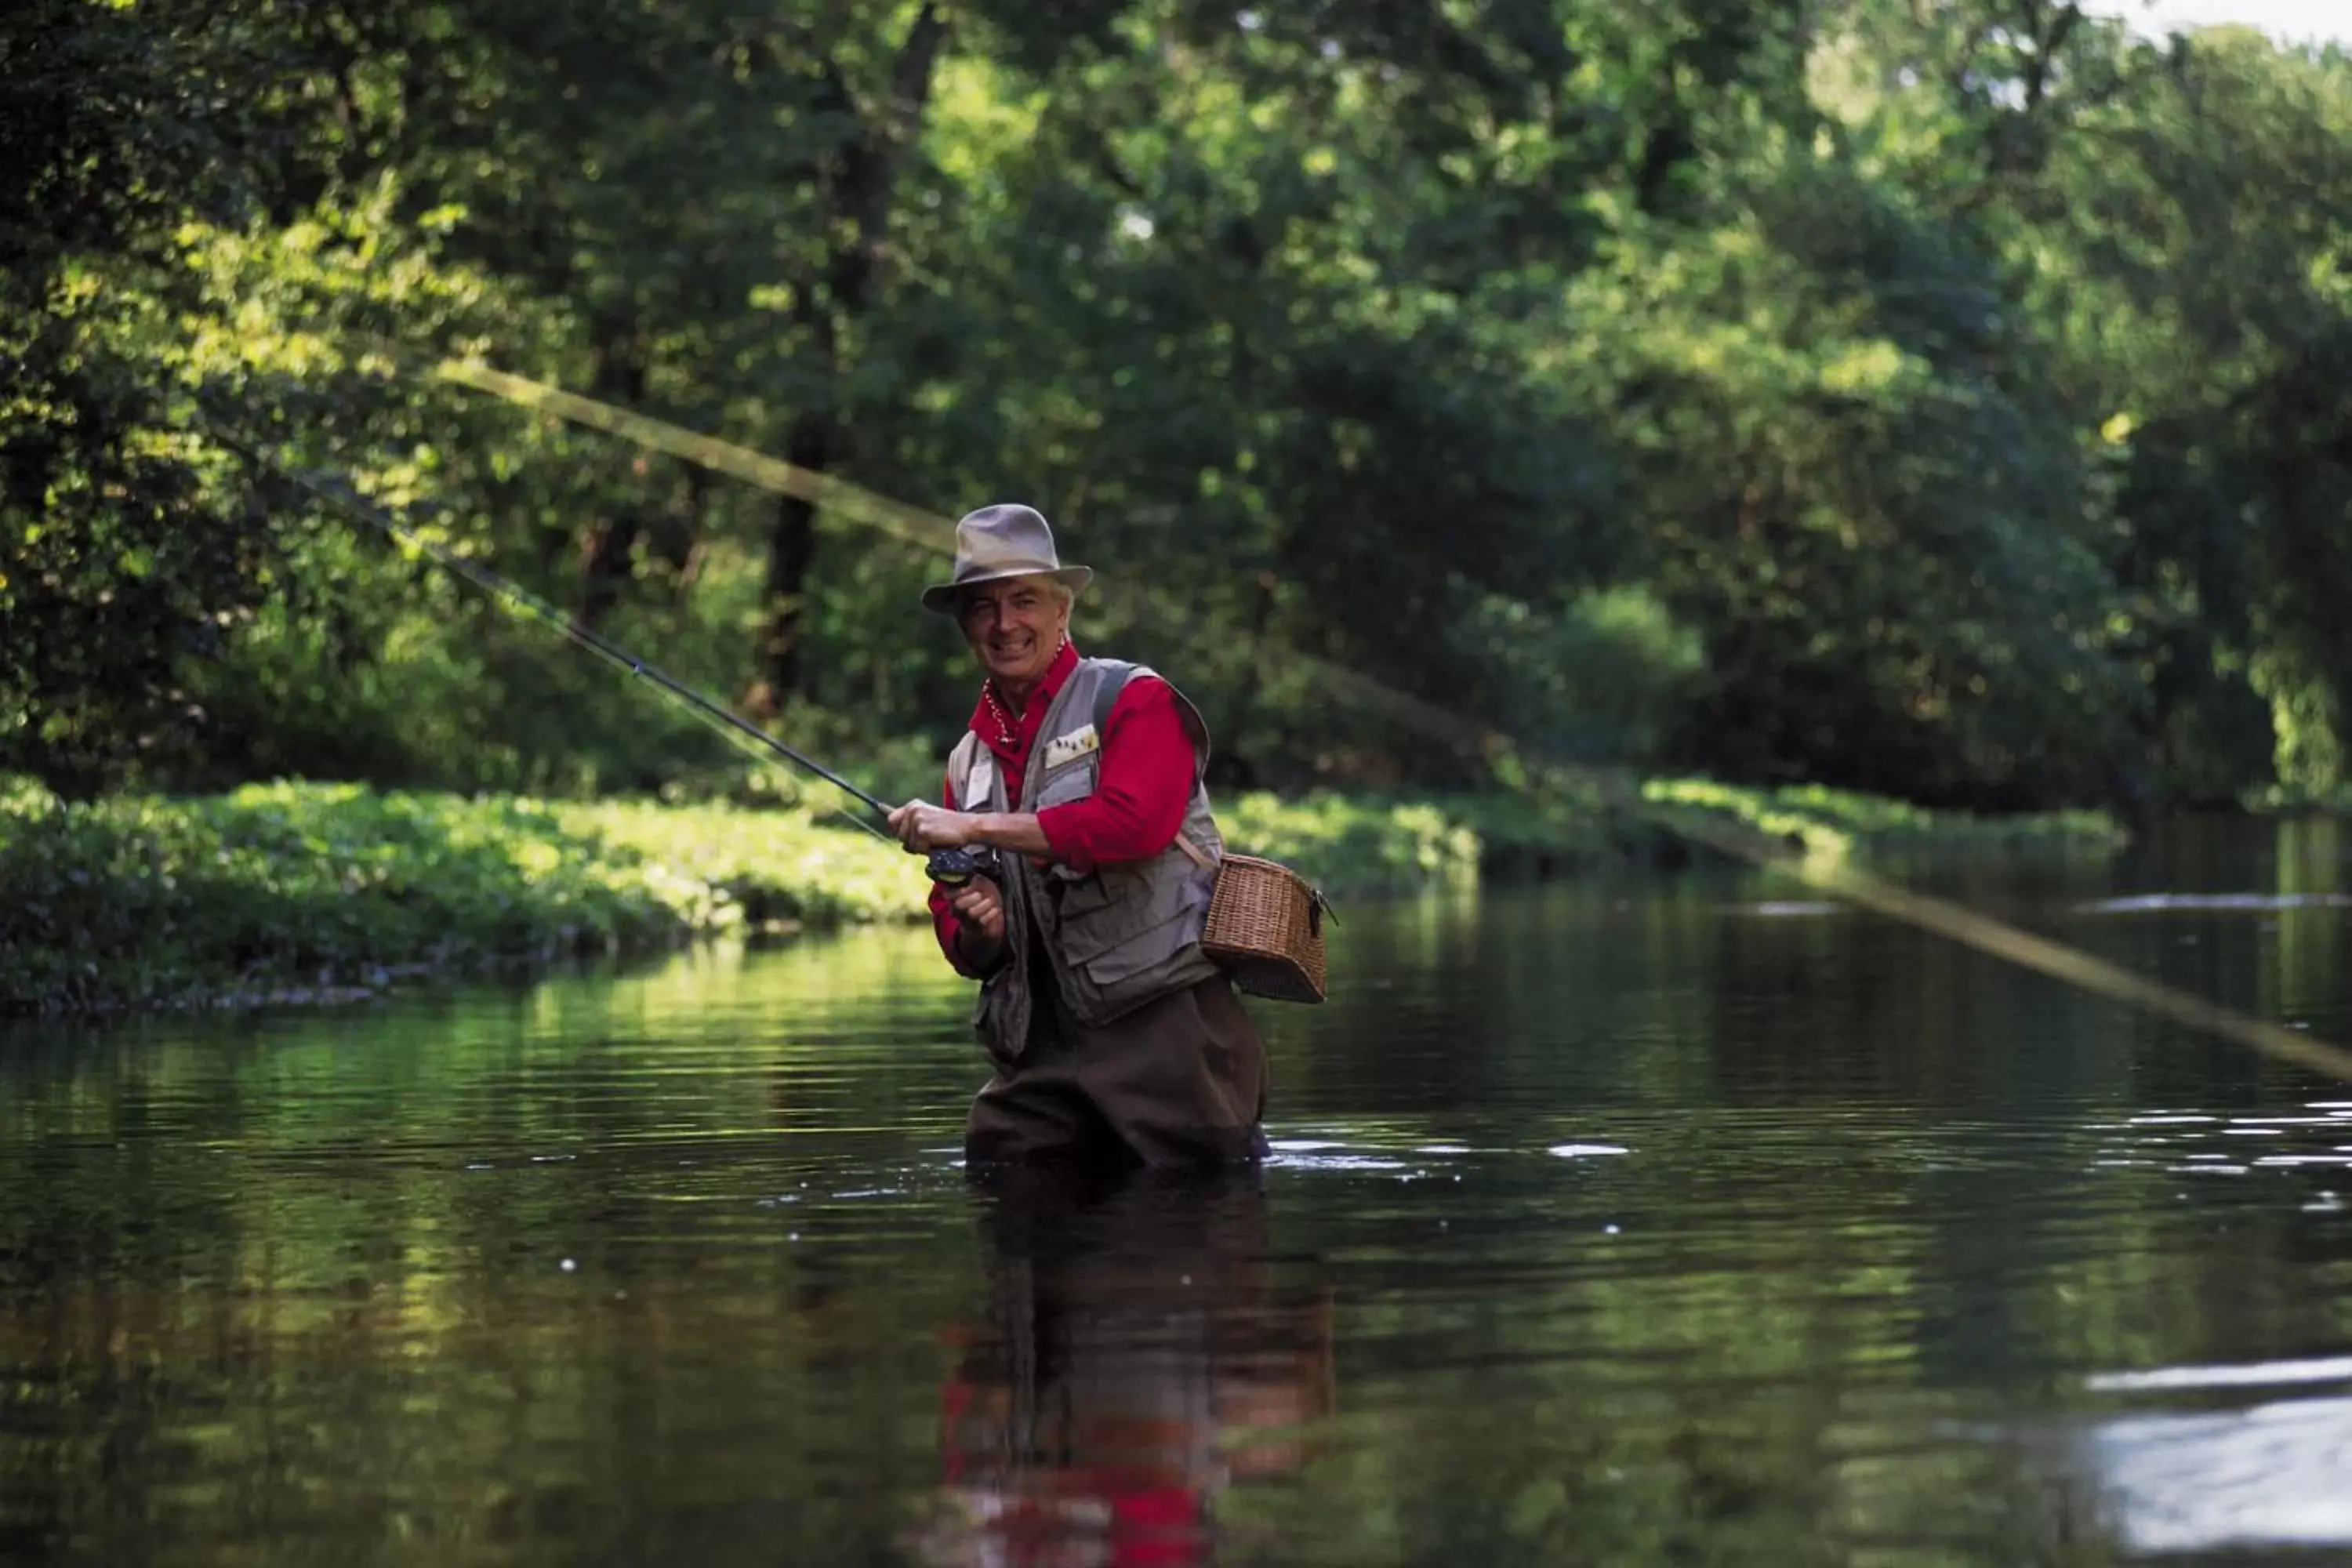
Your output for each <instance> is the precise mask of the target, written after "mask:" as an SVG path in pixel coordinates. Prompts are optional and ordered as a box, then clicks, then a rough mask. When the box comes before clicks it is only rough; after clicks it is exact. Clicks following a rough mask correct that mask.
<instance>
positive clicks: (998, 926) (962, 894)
mask: <svg viewBox="0 0 2352 1568" xmlns="http://www.w3.org/2000/svg"><path fill="white" fill-rule="evenodd" d="M948 904H949V907H950V908H951V909H953V910H955V912H956V919H957V920H959V921H961V922H963V926H964V929H965V930H967V931H976V932H978V933H979V935H980V936H981V937H982V938H983V939H985V940H986V942H988V944H989V945H990V946H992V947H993V946H994V945H995V944H997V943H998V942H1003V940H1004V895H1003V893H1002V892H1000V891H999V890H998V889H997V886H996V884H995V883H994V882H992V881H990V880H989V879H987V878H985V877H974V878H973V879H971V881H969V882H966V883H965V884H964V885H963V886H962V887H961V888H958V889H956V891H955V897H953V898H951V899H950V900H948Z"/></svg>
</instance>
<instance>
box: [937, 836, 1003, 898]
mask: <svg viewBox="0 0 2352 1568" xmlns="http://www.w3.org/2000/svg"><path fill="white" fill-rule="evenodd" d="M923 869H924V870H926V871H928V872H929V873H930V876H931V880H932V881H934V882H937V883H938V884H939V885H940V886H941V887H943V888H961V887H962V886H964V885H965V884H966V883H968V882H970V881H971V879H973V878H974V877H987V878H990V879H992V880H994V881H996V882H998V883H999V884H1002V883H1003V880H1004V878H1003V871H1002V870H1001V869H1000V868H999V867H998V865H997V861H996V851H995V850H994V849H992V848H991V847H988V846H987V845H985V844H962V845H958V846H957V847H955V848H953V849H934V850H932V851H931V853H930V858H929V859H927V860H925V861H924V862H923Z"/></svg>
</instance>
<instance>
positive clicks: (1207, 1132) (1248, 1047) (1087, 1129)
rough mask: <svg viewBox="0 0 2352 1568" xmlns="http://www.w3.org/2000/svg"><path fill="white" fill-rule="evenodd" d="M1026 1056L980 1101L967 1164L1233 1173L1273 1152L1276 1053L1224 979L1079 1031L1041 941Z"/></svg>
mask: <svg viewBox="0 0 2352 1568" xmlns="http://www.w3.org/2000/svg"><path fill="white" fill-rule="evenodd" d="M1030 950H1031V952H1032V953H1033V954H1034V962H1033V963H1032V965H1031V968H1030V974H1029V984H1030V986H1031V994H1032V995H1033V996H1034V998H1035V999H1036V1005H1035V1007H1034V1009H1033V1010H1032V1012H1031V1015H1030V1018H1031V1022H1030V1026H1029V1041H1028V1046H1027V1048H1026V1049H1024V1051H1023V1052H1022V1053H1021V1057H1020V1059H1019V1060H1017V1061H1013V1062H1005V1061H999V1062H998V1063H997V1064H996V1076H995V1077H994V1078H992V1079H989V1080H988V1084H987V1086H986V1087H985V1088H983V1089H982V1090H981V1091H980V1094H979V1096H978V1097H977V1098H976V1099H974V1100H972V1102H971V1120H970V1121H968V1122H967V1123H966V1124H965V1128H964V1142H963V1147H964V1158H965V1160H966V1161H967V1162H968V1163H972V1164H975V1165H976V1164H982V1163H993V1162H999V1161H1015V1160H1034V1159H1076V1160H1098V1161H1099V1160H1108V1161H1112V1162H1117V1163H1129V1164H1144V1165H1159V1166H1166V1165H1208V1164H1229V1163H1239V1162H1244V1161H1248V1160H1253V1159H1255V1158H1257V1157H1258V1156H1259V1155H1261V1154H1263V1153H1264V1152H1265V1137H1264V1135H1263V1134H1262V1133H1261V1132H1260V1131H1259V1130H1258V1118H1259V1116H1260V1115H1261V1114H1262V1113H1263V1112H1264V1110H1265V1089H1266V1061H1265V1042H1264V1041H1262V1040H1260V1039H1259V1038H1258V1033H1257V1026H1255V1024H1253V1023H1251V1022H1250V1018H1249V1015H1248V1014H1246V1013H1244V1012H1243V1011H1242V1005H1241V1001H1240V999H1239V998H1237V997H1236V996H1234V988H1233V984H1232V983H1231V982H1230V981H1228V980H1226V979H1225V977H1224V976H1223V975H1222V974H1220V975H1213V976H1212V977H1210V978H1209V979H1206V980H1203V981H1201V982H1199V983H1197V984H1193V985H1191V986H1188V987H1186V988H1185V989H1183V990H1181V991H1173V992H1171V993H1169V994H1167V995H1165V996H1159V997H1155V998H1153V999H1152V1000H1151V1001H1149V1002H1146V1003H1145V1004H1143V1005H1141V1006H1139V1007H1138V1008H1136V1009H1135V1010H1134V1011H1133V1012H1131V1013H1129V1014H1127V1015H1125V1016H1122V1017H1119V1018H1117V1019H1115V1020H1113V1021H1112V1022H1110V1023H1108V1024H1104V1025H1100V1026H1087V1025H1086V1024H1082V1023H1080V1022H1079V1021H1078V1020H1077V1019H1076V1017H1075V1016H1072V1015H1071V1013H1070V1009H1069V1007H1068V1005H1066V1003H1064V1002H1063V1000H1062V992H1061V987H1060V986H1058V985H1056V984H1055V983H1054V973H1053V965H1052V964H1051V963H1049V962H1047V961H1046V960H1045V943H1044V942H1043V941H1037V942H1033V943H1032V944H1031V949H1030Z"/></svg>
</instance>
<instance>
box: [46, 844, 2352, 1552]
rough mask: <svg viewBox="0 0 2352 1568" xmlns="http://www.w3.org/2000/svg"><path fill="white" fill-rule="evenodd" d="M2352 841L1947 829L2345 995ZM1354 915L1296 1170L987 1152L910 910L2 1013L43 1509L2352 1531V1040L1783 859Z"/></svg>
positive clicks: (2069, 892) (1694, 1530) (2149, 966)
mask: <svg viewBox="0 0 2352 1568" xmlns="http://www.w3.org/2000/svg"><path fill="white" fill-rule="evenodd" d="M2347 851H2352V836H2347V837H2343V838H2342V839H2340V840H2339V837H2338V830H2337V828H2336V825H2334V824H2328V823H2314V824H2299V825H2288V826H2259V825H2233V826H2205V827H2189V828H2181V829H2178V830H2174V831H2171V832H2168V834H2167V835H2166V836H2165V837H2163V838H2161V839H2160V840H2159V841H2158V842H2157V843H2155V844H2154V845H2153V846H2151V847H2148V848H2147V849H2144V850H2140V851H2136V852H2134V853H2132V854H2129V855H2126V856H2125V857H2123V858H2119V859H2116V860H2113V861H2084V862H2079V863H2071V864H2070V863H2065V862H2057V861H2051V860H2041V861H2023V860H2021V861H2014V862H2002V861H1991V862H1987V861H1979V862H1976V863H1973V864H1969V865H1966V866H1958V867H1937V866H1934V865H1926V864H1923V865H1918V866H1914V867H1910V868H1905V872H1904V874H1905V875H1906V877H1907V878H1909V879H1911V880H1913V881H1914V882H1915V884H1917V885H1923V886H1930V887H1936V888H1938V889H1943V890H1947V891H1950V892H1953V893H1955V894H1956V895H1958V896H1961V897H1964V898H1966V899H1967V900H1969V901H1970V902H1971V903H1974V904H1976V905H1977V906H1979V907H1980V908H1984V909H1987V910H1992V911H1994V912H1996V913H1998V914H2000V915H2001V916H2003V917H2005V918H2009V919H2011V920H2015V921H2021V922H2022V923H2025V924H2028V925H2031V926H2032V927H2033V928H2035V929H2037V930H2042V931H2048V932H2051V933H2053V934H2056V935H2059V936H2062V937H2063V938H2065V939H2067V940H2070V941H2074V942H2080V943H2082V944H2083V945H2085V946H2087V947H2089V948H2091V949H2092V950H2094V951H2095V952H2100V953H2102V954H2105V955H2106V956H2109V957H2112V958H2115V959H2116V960H2117V961H2119V962H2121V963H2126V964H2128V965H2130V966H2131V967H2133V968H2135V969H2137V970H2138V971H2140V972H2142V973H2153V974H2160V975H2162V976H2164V977H2166V978H2168V979H2170V980H2172V981H2174V982H2176V983H2178V984H2182V985H2184V986H2188V987H2190V988H2193V989H2195V990H2197V991H2200V992H2201V993H2203V994H2208V995H2210V996H2213V997H2216V998H2218V999H2221V1000H2224V1001H2227V1002H2230V1003H2231V1004H2233V1005H2239V1006H2242V1007H2245V1008H2247V1009H2249V1010H2251V1011H2252V1012H2254V1013H2257V1014H2259V1015H2261V1016H2266V1017H2272V1018H2276V1019H2280V1020H2282V1021H2285V1022H2288V1023H2290V1024H2292V1025H2294V1026H2307V1027H2308V1028H2310V1029H2311V1030H2312V1031H2313V1032H2314V1033H2315V1035H2320V1036H2324V1037H2329V1038H2335V1039H2343V1038H2346V1037H2352V990H2347V986H2352V975H2347V965H2346V963H2345V958H2346V947H2345V938H2346V934H2347V924H2346V918H2347V910H2345V909H2344V908H2342V907H2341V894H2342V893H2343V892H2346V891H2352V887H2347V877H2346V875H2345V856H2346V853H2347ZM2155 895H2167V896H2169V897H2164V898H2159V897H2155ZM1342 920H1343V921H1344V923H1343V924H1341V925H1340V926H1339V928H1338V930H1337V931H1335V933H1334V937H1335V945H1334V952H1333V972H1334V977H1335V987H1336V994H1335V997H1334V999H1333V1001H1332V1002H1331V1003H1330V1004H1329V1005H1326V1006H1324V1007H1322V1008H1318V1009H1300V1008H1284V1007H1278V1006H1276V1005H1261V1006H1259V1008H1258V1009H1257V1011H1258V1014H1259V1016H1260V1017H1261V1019H1262V1020H1263V1022H1264V1024H1265V1028H1266V1031H1267V1034H1268V1036H1269V1039H1270V1042H1271V1045H1272V1048H1273V1052H1274V1055H1275V1058H1276V1085H1275V1096H1276V1099H1275V1109H1274V1112H1273V1116H1272V1118H1271V1124H1270V1131H1271V1132H1272V1135H1273V1137H1274V1138H1275V1140H1276V1154H1275V1156H1274V1158H1273V1159H1272V1160H1271V1161H1270V1162H1269V1163H1268V1164H1267V1166H1266V1168H1265V1170H1264V1171H1263V1172H1262V1173H1259V1174H1258V1175H1257V1176H1256V1177H1255V1178H1254V1179H1253V1178H1251V1177H1248V1176H1243V1177H1237V1178H1227V1179H1223V1180H1216V1181H1207V1180H1196V1181H1181V1180H1173V1181H1162V1182H1150V1181H1142V1180H1129V1181H1123V1182H1121V1181H1101V1182H1095V1183H1090V1184H1083V1183H1077V1182H1073V1181H1069V1180H1050V1181H1049V1180H1040V1181H1036V1182H1033V1183H1027V1184H1015V1185H1008V1186H1004V1187H1001V1188H991V1189H980V1188H975V1187H974V1186H973V1185H972V1184H971V1183H969V1182H968V1181H967V1179H966V1178H965V1175H964V1173H962V1171H961V1169H960V1166H959V1162H958V1157H957V1152H956V1148H957V1133H958V1129H959V1124H960V1120H961V1114H962V1108H963V1104H964V1101H965V1100H966V1099H967V1097H968V1095H969V1093H970V1091H971V1089H972V1088H973V1087H975V1085H976V1083H977V1082H978V1080H979V1079H980V1077H981V1076H982V1073H981V1068H980V1063H979V1059H978V1057H977V1055H976V1049H975V1047H972V1046H971V1044H970V1042H969V1039H968V1037H967V1036H966V1034H965V1030H964V1024H963V1018H964V1015H965V1011H966V1005H967V1004H966V1000H965V988H964V987H963V986H962V985H961V984H960V983H958V982H956V981H955V980H953V978H952V977H951V976H950V975H948V974H947V973H946V972H945V970H944V968H943V966H941V965H940V963H938V960H937V957H936V954H935V953H934V952H932V951H931V950H930V948H929V945H928V935H927V933H923V932H919V931H892V932H883V933H871V932H868V933H858V934H853V935H849V936H846V937H844V938H841V939H839V940H837V941H835V940H828V941H811V942H803V943H801V944H798V945H794V946H790V947H786V948H783V949H781V950H779V951H775V952H761V953H752V954H749V955H746V954H741V953H725V952H713V953H702V954H698V955H694V956H690V957H686V958H681V959H679V960H677V961H676V962H673V963H668V964H666V965H663V966H660V967H657V968H654V969H651V970H646V971H639V972H635V973H624V974H620V975H589V976H574V977H567V978H561V979H555V980H551V981H547V982H544V983H542V984H536V985H533V986H531V987H530V988H528V989H507V990H491V989H478V990H468V991H464V992H457V993H448V994H431V995H418V996H411V997H407V998H404V999H401V1000H398V1001H396V1002H394V1003H391V1004H388V1005H381V1006H371V1007H362V1008H359V1009H353V1010H347V1011H338V1012H326V1013H312V1014H289V1015H282V1016H264V1017H248V1018H241V1019H236V1020H227V1021H212V1022H206V1023H203V1024H200V1025H199V1024H192V1023H190V1022H188V1021H185V1020H162V1021H153V1022H148V1023H144V1024H140V1025H136V1026H126V1027H119V1028H115V1029H111V1030H107V1031H102V1032H82V1033H73V1034H64V1033H54V1032H52V1033H40V1034H20V1035H16V1036H13V1037H8V1038H7V1040H6V1041H5V1044H0V1557H5V1558H6V1559H8V1560H10V1561H27V1562H30V1561H48V1562H56V1563H92V1564H96V1563H105V1564H126V1563H236V1564H278V1563H288V1564H291V1563H334V1564H339V1565H357V1564H425V1563H435V1564H439V1563H502V1564H503V1563H512V1564H554V1563H565V1564H602V1563H668V1562H677V1563H763V1564H764V1563H974V1564H981V1563H1005V1564H1013V1563H1031V1564H1056V1565H1058V1564H1079V1563H1087V1564H1095V1563H1102V1564H1120V1565H1133V1568H1143V1565H1153V1568H1164V1565H1170V1564H1178V1563H1208V1562H1216V1563H1346V1564H1385V1563H1475V1564H1486V1563H1496V1564H1510V1563H1627V1564H1651V1563H1660V1564H1663V1563H1708V1564H1733V1563H1738V1564H1747V1563H1756V1564H1804V1563H1885V1564H1899V1563H1920V1564H1931V1563H2065V1564H2076V1563H2106V1562H2113V1561H2122V1560H2135V1559H2155V1560H2161V1561H2170V1562H2210V1563H2221V1562H2242V1561H2260V1562H2304V1561H2309V1562H2332V1561H2343V1560H2346V1559H2347V1557H2352V1085H2342V1084H2329V1083H2326V1082H2324V1081H2320V1080H2316V1079H2310V1078H2307V1077H2305V1076H2302V1075H2300V1074H2298V1073H2295V1072H2294V1071H2291V1070H2287V1069H2283V1068H2273V1067H2270V1066H2267V1065H2264V1064H2263V1063H2262V1062H2260V1061H2258V1060H2256V1059H2254V1058H2251V1057H2249V1056H2248V1055H2247V1054H2246V1053H2245V1052H2243V1051H2242V1049H2241V1048H2239V1047H2230V1046H2226V1045H2219V1044H2213V1043H2210V1042H2208V1041H2206V1040H2203V1039H2200V1038H2198V1037H2192V1036H2189V1035H2186V1034H2184V1033H2182V1032H2181V1031H2179V1030H2178V1029H2175V1028H2173V1027H2170V1026H2164V1025H2160V1024H2155V1023H2150V1022H2147V1021H2145V1020H2142V1019H2140V1018H2137V1017H2136V1016H2131V1015H2128V1014H2126V1013H2124V1012H2122V1011H2120V1010H2118V1009H2116V1007H2114V1006H2112V1005H2108V1004H2105V1003H2102V1002H2099V1001H2095V1000H2093V999H2090V998H2087V997H2084V996H2080V995H2076V994H2070V993H2069V992H2067V991H2065V990H2063V988H2061V987H2059V986H2057V985H2056V984H2053V983H2051V982H2047V981H2044V980H2042V979H2039V978H2036V977H2033V976H2031V975H2027V974H2023V973H2018V972H2016V971H2013V970H2010V969H2007V968H2004V967H2002V966H2000V964H1997V963H1993V962H1992V961H1990V960H1986V959H1981V958H1979V957H1976V956H1974V955H1971V954H1969V953H1966V952H1959V951H1958V950H1956V949H1953V948H1951V947H1949V946H1948V945H1946V944H1944V943H1942V942H1939V941H1937V939H1934V938H1930V937H1927V936H1923V935H1918V934H1916V933H1913V932H1910V931H1905V930H1902V929H1898V928H1895V927H1892V926H1890V925H1888V924H1886V923H1885V922H1883V921H1878V920H1876V919H1874V918H1872V917H1868V916H1864V915H1860V914H1855V913H1852V912H1846V911H1842V910H1836V909H1832V908H1828V907H1824V906H1822V905H1819V904H1816V903H1812V902H1810V901H1807V900H1806V898H1805V896H1804V895H1803V893H1802V892H1801V890H1799V889H1791V888H1790V886H1789V885H1788V884H1787V883H1785V882H1781V881H1777V880H1773V879H1769V878H1767V877H1764V876H1762V875H1760V874H1756V873H1748V872H1740V871H1735V870H1729V869H1721V868H1717V869H1708V870H1699V871H1694V872H1691V873H1688V874H1685V875H1681V876H1677V877H1674V878H1668V879H1649V880H1637V881H1625V882H1613V881H1607V880H1600V881H1588V882H1580V883H1576V884H1572V885H1565V886H1554V887H1547V888H1531V889H1493V890H1488V891H1486V892H1485V893H1483V894H1478V895H1469V894H1463V895H1455V896H1448V897H1441V898H1433V899H1429V900H1418V901H1411V902H1402V903H1395V904H1387V905H1380V904H1370V903H1362V904H1357V905H1354V906H1351V907H1349V908H1347V909H1345V910H1343V912H1342Z"/></svg>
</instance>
